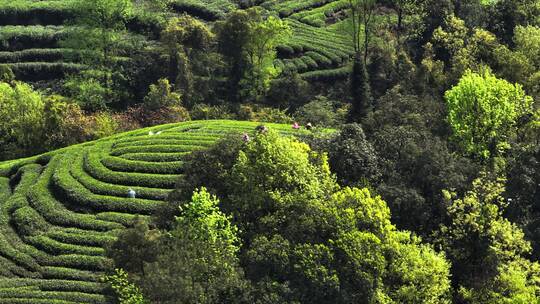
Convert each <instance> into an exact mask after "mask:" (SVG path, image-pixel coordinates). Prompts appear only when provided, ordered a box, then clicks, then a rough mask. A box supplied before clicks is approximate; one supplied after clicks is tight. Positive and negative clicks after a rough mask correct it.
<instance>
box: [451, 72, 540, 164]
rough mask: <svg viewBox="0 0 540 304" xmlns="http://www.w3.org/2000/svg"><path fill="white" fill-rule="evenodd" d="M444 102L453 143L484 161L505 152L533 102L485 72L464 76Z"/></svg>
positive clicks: (515, 86)
mask: <svg viewBox="0 0 540 304" xmlns="http://www.w3.org/2000/svg"><path fill="white" fill-rule="evenodd" d="M445 99H446V103H447V105H448V122H449V123H450V126H451V127H452V130H453V134H452V137H453V139H454V140H455V141H456V142H457V143H458V144H460V145H461V146H462V148H463V149H464V150H465V152H467V153H469V154H471V155H473V156H476V157H479V158H480V159H484V160H485V159H487V158H490V157H493V156H497V155H500V152H502V151H505V150H506V149H507V148H508V145H509V138H510V137H511V136H512V135H513V133H514V132H515V128H516V122H517V120H518V118H519V117H521V116H523V115H525V114H528V113H530V112H531V111H532V98H531V97H530V96H527V95H526V94H525V92H524V91H523V88H522V87H521V85H519V84H511V83H509V82H507V81H505V80H502V79H498V78H497V77H495V76H494V75H493V74H492V73H491V72H490V71H489V70H488V69H485V70H484V71H483V72H482V74H477V73H473V72H471V71H470V70H469V71H467V72H465V75H463V77H462V78H461V80H460V81H459V83H458V84H457V85H456V86H454V87H453V88H452V89H450V90H449V91H447V92H446V93H445Z"/></svg>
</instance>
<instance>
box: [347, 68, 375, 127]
mask: <svg viewBox="0 0 540 304" xmlns="http://www.w3.org/2000/svg"><path fill="white" fill-rule="evenodd" d="M350 89H351V96H352V98H353V103H352V109H351V112H350V116H349V121H356V122H360V121H362V120H363V119H364V118H365V117H366V116H367V114H368V113H369V111H370V110H371V107H372V97H371V88H370V85H369V78H368V73H367V70H366V66H365V64H364V61H363V60H362V59H360V58H355V60H354V63H353V68H352V72H351V76H350Z"/></svg>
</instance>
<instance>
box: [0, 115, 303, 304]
mask: <svg viewBox="0 0 540 304" xmlns="http://www.w3.org/2000/svg"><path fill="white" fill-rule="evenodd" d="M258 124H259V123H255V122H239V121H193V122H185V123H178V124H169V125H162V126H157V127H152V128H146V129H141V130H136V131H132V132H128V133H124V134H120V135H116V136H113V137H110V138H105V139H102V140H98V141H94V142H89V143H85V144H80V145H76V146H72V147H68V148H64V149H61V150H58V151H54V152H50V153H47V154H44V155H40V156H36V157H33V158H28V159H23V160H14V161H9V162H3V163H0V265H1V266H2V267H0V303H109V302H110V300H111V299H108V298H107V297H106V296H105V293H104V286H103V284H101V283H100V282H99V278H100V276H102V275H103V273H104V272H105V271H107V270H110V269H109V268H110V267H111V266H108V265H110V263H109V262H110V261H108V260H107V259H106V258H105V257H104V249H103V246H104V244H106V243H107V242H109V241H110V240H113V239H114V237H115V235H116V234H117V233H118V231H120V230H121V229H123V228H125V227H127V226H129V225H130V223H131V221H132V220H133V219H134V218H135V217H136V216H141V217H148V216H149V215H152V214H153V213H154V212H155V211H156V209H157V208H158V207H159V206H160V205H162V204H164V200H165V199H166V197H167V195H168V194H169V192H170V191H171V190H172V189H173V188H174V186H175V183H176V181H177V180H178V179H179V178H181V176H182V159H183V158H184V157H185V155H186V154H188V153H190V152H191V151H194V150H197V149H201V148H204V147H207V146H209V145H211V144H212V143H214V142H215V141H216V140H218V139H219V138H220V137H222V136H223V135H224V134H227V133H230V132H249V133H252V132H254V130H255V127H256V126H257V125H258ZM267 126H269V127H271V128H273V129H276V130H279V131H280V132H282V133H286V134H299V133H300V132H305V131H295V130H292V129H291V127H290V126H289V125H278V124H267ZM239 140H241V138H240V137H239ZM130 188H131V189H134V190H135V191H136V192H137V197H136V198H134V199H129V198H127V192H128V190H129V189H130Z"/></svg>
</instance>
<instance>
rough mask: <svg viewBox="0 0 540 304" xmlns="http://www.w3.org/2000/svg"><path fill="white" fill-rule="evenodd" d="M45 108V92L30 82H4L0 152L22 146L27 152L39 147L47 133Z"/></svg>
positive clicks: (0, 88) (0, 102)
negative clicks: (41, 92) (36, 88)
mask: <svg viewBox="0 0 540 304" xmlns="http://www.w3.org/2000/svg"><path fill="white" fill-rule="evenodd" d="M44 108H45V103H44V101H43V98H42V96H41V94H40V93H38V92H36V91H34V90H33V89H32V87H31V86H30V85H28V84H26V83H23V82H15V83H13V85H10V84H8V83H5V82H0V117H2V119H1V121H0V143H1V144H0V146H1V147H2V148H0V151H2V150H10V149H14V150H12V152H16V150H18V149H20V150H22V151H26V153H27V152H29V151H31V150H33V149H38V148H39V144H40V143H42V142H43V139H44V135H45V134H44V128H43V122H44V113H43V111H44ZM2 152H4V153H6V152H7V151H2ZM22 154H24V152H23V153H22Z"/></svg>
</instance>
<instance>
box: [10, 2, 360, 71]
mask: <svg viewBox="0 0 540 304" xmlns="http://www.w3.org/2000/svg"><path fill="white" fill-rule="evenodd" d="M75 2H76V1H75V0H40V1H36V0H0V64H5V65H8V66H9V67H10V68H11V69H12V70H13V71H14V72H15V74H16V76H17V78H18V79H19V80H23V81H41V80H53V79H58V78H62V77H64V76H65V75H67V74H70V73H75V72H77V71H80V70H81V69H83V68H84V66H83V65H81V64H80V63H79V60H78V56H77V55H76V54H74V52H73V50H71V49H66V48H62V47H61V45H60V43H59V42H60V41H61V40H62V38H63V37H65V35H66V33H67V31H68V30H69V29H70V26H69V25H64V24H65V22H66V21H68V20H69V19H70V18H72V17H73V16H74V14H75V10H74V4H75ZM238 2H240V1H234V0H173V1H172V9H174V10H175V11H176V12H177V13H188V14H191V15H194V16H196V17H199V18H201V19H203V20H205V21H207V22H213V21H216V20H219V19H221V18H223V17H224V16H225V15H226V14H227V13H228V12H230V11H231V10H234V9H237V8H239V5H238ZM347 2H348V1H347V0H305V1H298V0H286V1H276V0H268V1H259V3H257V4H258V5H260V6H262V7H264V8H265V9H267V10H269V11H271V12H274V13H275V14H276V15H279V16H280V17H281V18H284V19H286V20H288V21H289V24H290V25H291V28H292V30H293V36H292V37H291V39H289V41H288V42H287V43H285V44H283V45H281V46H280V47H279V48H278V60H277V62H276V65H277V66H279V67H280V68H282V69H283V70H284V71H287V70H289V71H290V70H295V71H297V72H298V73H300V74H303V75H304V77H306V78H312V79H325V78H334V77H339V76H344V75H346V74H347V69H346V68H344V65H345V63H346V62H347V61H348V59H349V57H350V56H351V54H352V52H353V50H352V46H351V44H350V43H349V42H348V40H349V39H348V37H347V34H346V32H345V31H344V30H343V26H342V25H343V22H344V21H343V19H344V18H345V17H346V14H345V13H344V10H345V7H346V5H347ZM147 38H150V37H147Z"/></svg>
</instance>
